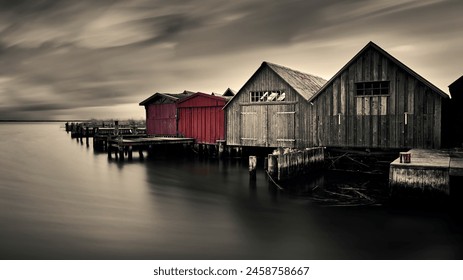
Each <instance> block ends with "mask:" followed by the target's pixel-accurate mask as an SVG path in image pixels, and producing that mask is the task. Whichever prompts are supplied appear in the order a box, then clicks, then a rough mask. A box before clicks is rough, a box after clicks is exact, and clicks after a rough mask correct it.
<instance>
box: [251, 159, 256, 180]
mask: <svg viewBox="0 0 463 280" xmlns="http://www.w3.org/2000/svg"><path fill="white" fill-rule="evenodd" d="M256 168H257V157H256V156H249V179H251V180H256Z"/></svg>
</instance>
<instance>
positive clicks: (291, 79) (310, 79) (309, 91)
mask: <svg viewBox="0 0 463 280" xmlns="http://www.w3.org/2000/svg"><path fill="white" fill-rule="evenodd" d="M264 64H267V65H268V66H269V67H270V69H272V70H273V71H274V72H275V73H277V75H278V76H280V77H281V78H282V79H283V80H284V81H286V82H287V83H288V84H289V85H290V86H291V87H292V88H293V89H294V90H295V91H297V92H298V93H299V94H300V95H302V96H303V97H304V98H305V99H309V98H310V97H312V95H314V94H315V93H316V92H317V91H318V90H319V89H320V88H321V87H322V86H323V85H324V84H325V83H326V80H325V79H323V78H321V77H318V76H314V75H311V74H306V73H302V72H299V71H297V70H293V69H290V68H288V67H284V66H281V65H277V64H274V63H270V62H266V61H264Z"/></svg>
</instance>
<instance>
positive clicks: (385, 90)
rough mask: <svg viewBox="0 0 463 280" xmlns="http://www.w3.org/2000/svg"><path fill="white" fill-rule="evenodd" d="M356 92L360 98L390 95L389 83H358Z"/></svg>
mask: <svg viewBox="0 0 463 280" xmlns="http://www.w3.org/2000/svg"><path fill="white" fill-rule="evenodd" d="M355 92H356V94H357V95H358V96H365V95H388V94H389V81H383V82H361V83H356V84H355Z"/></svg>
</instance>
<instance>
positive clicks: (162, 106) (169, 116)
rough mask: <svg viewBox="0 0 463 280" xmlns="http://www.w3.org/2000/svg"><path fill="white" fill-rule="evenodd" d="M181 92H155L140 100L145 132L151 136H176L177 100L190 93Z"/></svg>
mask: <svg viewBox="0 0 463 280" xmlns="http://www.w3.org/2000/svg"><path fill="white" fill-rule="evenodd" d="M192 94H193V93H192V92H189V91H184V92H183V93H159V92H157V93H155V94H153V95H152V96H150V97H148V98H147V99H145V100H143V101H142V102H140V106H145V110H146V133H147V134H148V135H151V136H177V134H178V133H177V132H178V130H177V102H178V101H179V100H182V99H183V98H186V97H188V96H190V95H192Z"/></svg>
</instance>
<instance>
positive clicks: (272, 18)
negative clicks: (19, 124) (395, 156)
mask: <svg viewBox="0 0 463 280" xmlns="http://www.w3.org/2000/svg"><path fill="white" fill-rule="evenodd" d="M462 5H463V4H462V2H461V1H445V0H442V1H441V0H420V1H418V0H405V1H402V0H401V1H399V0H390V1H380V0H355V1H334V0H326V1H322V0H318V1H302V0H301V1H297V0H289V1H268V0H248V1H225V0H196V1H195V0H193V1H183V0H175V1H161V0H157V1H150V0H135V1H123V0H111V1H110V0H103V1H90V0H84V1H73V0H61V1H56V0H55V1H51V0H39V1H25V0H21V1H0V65H2V67H0V119H6V118H60V117H69V116H74V117H76V118H87V117H88V118H90V117H95V116H98V117H105V116H106V117H114V114H118V113H120V114H121V117H137V116H138V117H142V116H143V109H142V108H139V107H138V106H137V104H138V102H140V101H141V100H143V99H145V98H146V97H148V96H149V95H150V94H152V93H153V92H156V91H162V92H179V91H182V90H184V89H190V90H194V91H196V90H197V91H205V92H212V91H214V92H223V91H224V90H225V89H226V88H228V87H232V88H235V89H239V87H241V86H242V84H244V82H245V81H246V79H248V78H249V76H250V75H251V74H252V73H253V71H255V69H257V67H258V66H259V65H260V63H261V62H262V61H263V60H270V61H274V62H277V63H280V64H283V65H287V66H289V67H293V68H296V69H299V70H302V71H305V72H309V73H313V74H317V75H321V76H324V77H325V78H330V75H332V74H334V73H335V72H336V71H337V70H338V69H339V67H341V66H342V65H343V64H344V63H345V62H347V61H348V60H349V59H350V58H351V57H352V56H353V55H354V54H355V53H356V52H357V51H358V50H359V49H360V48H361V47H363V46H364V45H365V44H366V43H367V42H368V41H370V40H372V41H375V42H377V43H378V44H379V45H380V46H382V47H384V48H385V49H386V50H388V51H390V52H391V54H393V55H394V56H396V57H397V58H399V59H401V60H402V61H403V62H404V63H405V64H407V65H409V66H410V67H412V68H413V69H414V70H416V71H417V72H418V73H420V74H422V75H423V76H425V77H426V78H427V79H428V80H430V81H431V82H433V83H435V84H436V85H438V86H439V87H441V88H443V89H444V90H445V89H446V88H445V87H446V85H447V84H450V83H451V82H452V81H453V80H452V79H454V78H457V77H459V76H460V75H461V73H458V71H461V70H460V69H459V68H460V65H461V64H462V61H461V59H462V58H461V56H460V52H461V49H462V47H463V38H462V37H461V36H460V34H459V32H460V30H461V28H462V27H463V19H462V18H461V16H460V14H459V13H460V11H461V10H462V7H463V6H462ZM130 108H133V109H130ZM116 109H117V110H119V111H114V110H116ZM123 114H127V115H123Z"/></svg>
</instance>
